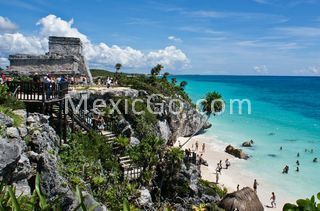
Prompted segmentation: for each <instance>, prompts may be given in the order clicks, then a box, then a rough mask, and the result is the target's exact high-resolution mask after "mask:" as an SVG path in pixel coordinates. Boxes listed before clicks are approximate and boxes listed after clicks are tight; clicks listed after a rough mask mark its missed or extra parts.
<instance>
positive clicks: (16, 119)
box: [0, 105, 23, 127]
mask: <svg viewBox="0 0 320 211" xmlns="http://www.w3.org/2000/svg"><path fill="white" fill-rule="evenodd" d="M0 112H1V113H4V114H5V115H7V116H8V117H10V118H12V119H13V126H15V127H19V126H20V125H21V124H22V121H23V119H22V117H21V116H19V115H17V114H15V113H13V111H12V110H11V109H10V108H7V107H4V106H1V105H0Z"/></svg>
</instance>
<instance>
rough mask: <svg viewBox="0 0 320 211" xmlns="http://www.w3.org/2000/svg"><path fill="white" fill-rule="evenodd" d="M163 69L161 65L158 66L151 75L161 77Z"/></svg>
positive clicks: (152, 70)
mask: <svg viewBox="0 0 320 211" xmlns="http://www.w3.org/2000/svg"><path fill="white" fill-rule="evenodd" d="M162 69H163V66H162V65H161V64H157V65H156V66H155V67H153V68H152V69H151V75H152V76H157V75H159V74H160V71H161V70H162Z"/></svg>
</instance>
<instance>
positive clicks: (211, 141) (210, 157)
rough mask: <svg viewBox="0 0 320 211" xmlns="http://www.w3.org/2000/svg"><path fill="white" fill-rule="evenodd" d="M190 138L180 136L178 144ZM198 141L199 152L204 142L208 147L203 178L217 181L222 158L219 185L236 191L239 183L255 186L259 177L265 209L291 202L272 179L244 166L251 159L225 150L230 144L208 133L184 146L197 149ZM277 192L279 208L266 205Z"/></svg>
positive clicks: (259, 193)
mask: <svg viewBox="0 0 320 211" xmlns="http://www.w3.org/2000/svg"><path fill="white" fill-rule="evenodd" d="M187 139H188V138H182V137H180V138H178V141H177V142H176V146H178V145H179V142H180V143H181V144H183V143H184V142H185V141H186V140H187ZM196 141H198V143H199V150H198V153H199V154H201V153H202V144H203V143H205V145H206V149H205V152H204V153H203V158H204V159H205V160H206V161H207V162H208V164H209V165H208V167H206V166H204V165H202V166H201V175H202V178H203V179H205V180H208V181H212V182H215V181H216V175H215V169H216V167H217V163H218V162H219V161H220V160H222V164H223V165H222V167H223V170H222V172H221V175H220V176H219V185H220V186H221V187H222V188H223V187H225V188H227V190H228V193H231V192H234V191H236V189H237V185H238V184H239V185H240V189H241V188H243V187H251V188H252V187H253V181H254V179H257V182H258V184H259V185H258V188H257V193H258V196H259V199H260V201H261V203H262V204H263V206H264V207H265V210H269V209H270V210H277V211H278V210H279V211H280V210H282V208H283V205H284V204H285V203H287V202H290V200H289V199H287V198H285V196H279V195H277V192H276V190H277V189H276V188H275V187H273V186H272V182H271V181H264V179H263V178H261V177H260V176H259V175H254V174H252V173H251V172H249V171H248V170H245V168H244V167H243V166H244V164H245V162H250V159H249V160H241V159H238V158H235V157H233V156H232V155H229V154H227V153H225V152H224V150H225V148H226V146H227V145H228V144H226V143H223V142H221V141H219V140H216V139H215V138H213V137H208V136H206V135H203V134H202V135H198V136H195V137H193V138H192V139H191V140H190V141H189V142H188V143H187V144H186V145H185V146H184V147H183V149H186V148H187V149H189V148H190V149H192V146H193V149H192V150H194V149H195V143H196ZM226 159H229V161H230V163H231V166H230V167H229V168H228V169H225V160H226ZM272 192H275V194H276V203H277V208H267V207H266V206H267V205H269V206H270V203H271V201H270V197H271V193H272Z"/></svg>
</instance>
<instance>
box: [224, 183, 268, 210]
mask: <svg viewBox="0 0 320 211" xmlns="http://www.w3.org/2000/svg"><path fill="white" fill-rule="evenodd" d="M219 207H221V208H223V209H225V210H226V211H235V210H238V211H263V210H264V208H263V205H262V204H261V202H260V200H259V198H258V196H257V194H256V193H255V192H254V191H253V190H252V189H251V188H249V187H246V188H243V189H242V190H239V191H236V192H233V193H229V194H227V195H226V196H225V197H224V198H223V199H222V200H221V201H220V203H219Z"/></svg>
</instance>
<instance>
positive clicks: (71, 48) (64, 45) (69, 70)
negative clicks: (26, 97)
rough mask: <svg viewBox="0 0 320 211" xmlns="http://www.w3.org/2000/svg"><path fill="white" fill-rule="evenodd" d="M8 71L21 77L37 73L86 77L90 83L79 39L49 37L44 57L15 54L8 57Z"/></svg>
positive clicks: (88, 71) (89, 74) (89, 75)
mask: <svg viewBox="0 0 320 211" xmlns="http://www.w3.org/2000/svg"><path fill="white" fill-rule="evenodd" d="M9 61H10V69H9V71H13V72H18V73H19V74H23V75H30V74H33V73H38V74H41V75H45V74H59V75H60V74H65V75H74V74H77V75H86V76H88V78H89V80H90V81H91V79H92V77H91V73H90V70H89V68H88V67H87V65H86V62H85V58H84V56H83V55H82V43H81V40H80V39H79V38H73V37H49V52H48V53H46V54H44V55H29V54H15V55H10V56H9Z"/></svg>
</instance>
